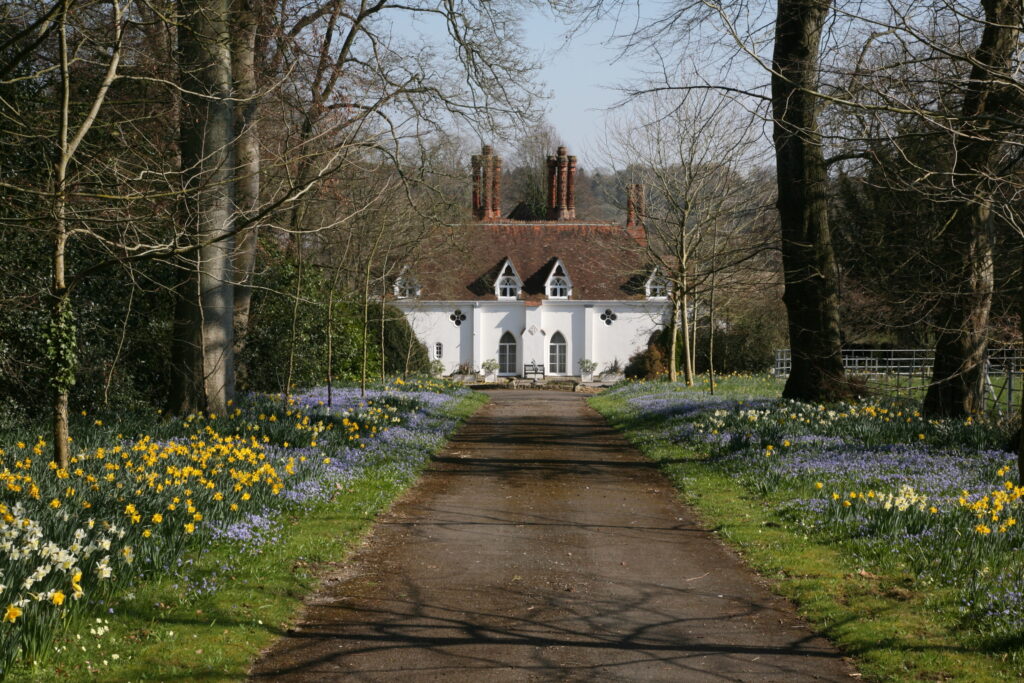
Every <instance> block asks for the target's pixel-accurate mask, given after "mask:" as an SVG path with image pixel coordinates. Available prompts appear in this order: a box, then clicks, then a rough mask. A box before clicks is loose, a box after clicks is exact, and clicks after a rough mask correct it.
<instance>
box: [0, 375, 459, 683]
mask: <svg viewBox="0 0 1024 683" xmlns="http://www.w3.org/2000/svg"><path fill="white" fill-rule="evenodd" d="M464 393H466V392H465V390H463V389H460V388H456V387H454V386H451V385H446V384H442V383H438V382H433V381H425V382H415V383H412V384H406V383H403V382H401V381H400V380H398V381H396V382H394V383H391V384H389V385H387V386H383V387H380V388H378V389H375V390H372V391H368V392H367V396H366V397H365V398H362V397H360V396H359V394H358V392H357V391H353V390H351V389H346V390H342V391H335V392H334V395H333V397H332V399H333V400H332V401H331V405H330V406H328V405H327V400H326V393H325V391H324V390H314V391H311V392H308V393H305V394H301V395H297V396H293V397H291V398H290V399H288V400H287V401H285V400H283V399H282V398H281V397H270V396H252V397H248V398H246V399H245V400H244V401H242V402H240V404H239V405H238V406H237V407H234V408H233V412H232V413H231V414H230V415H228V416H226V417H223V416H222V417H216V416H213V415H199V414H196V415H191V416H189V417H187V418H185V419H184V420H181V421H178V422H171V423H163V424H160V425H154V426H153V429H152V433H151V434H140V435H137V436H136V437H134V438H131V439H128V438H120V439H118V440H116V441H115V442H113V443H109V444H106V445H103V446H95V447H91V448H87V449H81V450H76V451H75V452H74V455H73V458H72V462H71V464H70V467H69V468H68V469H67V470H61V469H57V468H56V466H55V465H53V464H52V463H51V462H50V457H49V447H48V445H47V444H46V442H45V440H43V439H36V440H34V441H33V442H31V443H27V442H18V441H15V442H13V443H10V444H7V445H4V446H3V447H2V450H0V480H2V481H0V486H2V487H3V488H2V489H0V544H2V547H0V610H3V616H2V622H0V660H2V666H3V671H4V672H6V671H7V670H8V669H9V667H10V665H11V664H12V663H13V662H14V661H15V660H16V659H18V658H22V659H25V660H28V661H33V660H37V659H40V658H42V657H43V655H44V654H45V653H47V652H49V651H50V649H51V645H52V643H53V641H54V638H55V636H57V635H58V634H60V633H61V632H62V631H64V630H65V629H68V628H70V629H72V631H74V630H79V629H84V626H82V625H81V619H80V618H79V617H80V615H82V614H83V613H84V612H85V611H86V609H87V608H88V606H90V605H92V606H95V605H97V604H100V603H102V602H103V601H106V600H109V599H110V598H111V597H112V596H115V595H121V594H124V593H125V592H126V591H127V589H128V588H129V586H131V585H132V584H133V583H136V582H137V581H139V580H140V579H141V578H144V577H146V576H149V575H153V574H156V573H161V574H168V575H176V576H180V578H181V580H182V581H183V582H185V583H188V584H189V591H190V592H194V593H196V594H200V593H202V592H204V591H209V590H214V589H215V585H214V583H213V582H211V580H210V579H208V578H204V579H203V581H192V580H191V578H190V577H189V572H188V567H189V562H188V560H184V561H183V560H182V553H183V552H185V551H186V550H189V549H201V548H205V547H209V544H210V543H218V544H230V545H231V546H232V547H236V548H237V549H238V551H239V554H240V556H242V555H244V554H254V553H259V552H261V550H262V549H263V548H265V547H267V544H269V543H273V542H274V541H275V539H276V538H277V537H278V535H279V534H280V525H279V523H278V521H277V520H278V518H279V517H280V515H281V513H282V512H284V511H287V510H299V509H301V508H304V507H307V506H310V505H315V504H316V503H317V502H319V501H325V500H328V499H330V498H331V497H332V496H333V495H335V494H336V492H337V491H339V490H342V489H344V488H345V487H346V486H349V485H350V484H351V482H353V481H354V480H356V479H358V478H359V477H360V476H361V475H362V473H363V472H364V471H367V470H368V469H370V468H372V469H373V470H374V471H375V472H377V473H379V472H380V471H382V469H383V471H385V472H387V473H388V476H390V477H391V478H392V479H397V480H408V479H410V478H411V477H413V476H415V474H416V473H417V472H418V471H419V470H420V469H421V468H422V466H423V465H424V463H425V462H426V460H427V459H429V457H430V453H431V452H432V451H433V449H434V448H436V446H437V445H438V444H439V443H440V442H441V441H443V439H444V438H445V437H446V435H447V433H448V432H450V430H451V428H452V427H453V425H454V423H453V421H452V420H450V419H448V418H446V417H445V414H444V409H445V406H446V405H447V404H448V403H449V402H450V401H452V400H453V399H455V398H458V397H459V396H461V395H462V394H464ZM229 571H230V567H225V568H224V573H225V574H227V573H229ZM193 583H194V584H195V585H192V584H193ZM94 628H95V626H94Z"/></svg>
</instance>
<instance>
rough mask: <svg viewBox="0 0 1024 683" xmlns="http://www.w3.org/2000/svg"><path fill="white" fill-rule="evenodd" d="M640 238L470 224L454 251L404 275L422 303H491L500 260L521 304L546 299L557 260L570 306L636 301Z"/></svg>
mask: <svg viewBox="0 0 1024 683" xmlns="http://www.w3.org/2000/svg"><path fill="white" fill-rule="evenodd" d="M642 240H643V233H642V231H639V230H630V231H627V230H626V228H624V227H622V226H621V225H615V224H612V223H598V222H568V221H515V220H510V219H503V220H500V221H487V222H479V223H470V224H467V225H466V226H465V231H464V232H463V236H462V239H461V240H460V242H461V243H460V244H458V245H456V246H454V247H452V248H451V249H450V250H448V251H447V252H445V253H444V254H440V255H438V256H436V257H434V258H432V259H429V261H428V262H421V263H420V264H419V265H418V266H417V267H416V268H415V270H414V271H413V272H411V273H410V275H411V276H412V277H413V278H414V279H415V280H416V281H417V282H418V283H419V285H420V288H421V289H420V297H419V298H420V299H425V300H428V301H452V300H455V301H465V300H481V301H483V300H494V299H496V298H497V297H496V296H495V295H494V283H495V280H496V279H497V277H498V273H499V270H500V268H501V266H502V264H503V263H504V262H505V259H506V258H509V259H511V260H512V263H513V265H514V266H515V269H516V271H517V272H518V273H519V276H520V277H521V278H522V279H523V282H524V286H523V298H525V299H526V300H528V301H539V300H541V299H543V298H544V295H545V292H544V285H545V283H546V282H547V279H548V276H549V275H550V274H551V270H552V268H553V267H554V265H555V261H556V260H557V259H561V260H562V263H563V264H564V265H565V269H566V271H567V272H566V274H567V275H568V277H569V280H570V281H571V282H572V297H571V298H572V299H586V300H619V299H642V298H643V297H644V283H645V282H646V280H647V276H648V275H649V274H650V268H649V267H648V266H647V265H646V259H645V257H644V249H643V242H642Z"/></svg>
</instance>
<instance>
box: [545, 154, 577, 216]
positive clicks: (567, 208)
mask: <svg viewBox="0 0 1024 683" xmlns="http://www.w3.org/2000/svg"><path fill="white" fill-rule="evenodd" d="M575 218H576V157H574V156H569V154H568V152H567V150H566V149H565V147H559V148H558V153H557V154H555V155H554V156H549V157H548V220H551V221H564V220H574V219H575Z"/></svg>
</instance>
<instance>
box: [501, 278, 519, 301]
mask: <svg viewBox="0 0 1024 683" xmlns="http://www.w3.org/2000/svg"><path fill="white" fill-rule="evenodd" d="M518 295H519V283H518V282H517V281H516V279H515V278H514V277H508V276H505V277H503V278H501V280H500V281H499V282H498V298H499V299H515V298H516V297H517V296H518Z"/></svg>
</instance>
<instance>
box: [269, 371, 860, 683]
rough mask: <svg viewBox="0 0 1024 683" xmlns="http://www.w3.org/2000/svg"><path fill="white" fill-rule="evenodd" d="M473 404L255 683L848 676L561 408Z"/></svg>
mask: <svg viewBox="0 0 1024 683" xmlns="http://www.w3.org/2000/svg"><path fill="white" fill-rule="evenodd" d="M491 398H492V402H491V403H490V404H488V405H487V406H485V407H484V408H483V409H482V410H481V411H480V412H478V413H477V414H476V415H475V416H474V417H473V418H472V419H470V420H469V421H468V422H467V423H466V424H465V425H464V426H463V428H462V429H461V430H460V432H459V433H458V434H457V435H456V437H455V438H454V439H453V440H452V441H451V443H450V444H449V445H448V447H447V448H446V449H445V450H444V451H443V452H442V453H441V454H440V455H439V457H438V458H437V461H436V462H435V464H434V465H433V466H432V467H431V468H430V470H429V471H428V472H427V474H426V475H425V476H424V478H423V479H422V480H421V482H420V483H419V484H418V485H417V486H416V487H414V488H413V489H412V490H411V491H410V492H409V493H408V494H407V495H406V496H405V497H404V498H403V499H402V500H400V501H399V502H398V504H396V505H395V507H394V508H393V509H392V510H391V512H389V513H388V514H387V515H385V516H384V517H383V518H382V519H381V520H380V521H379V522H378V523H377V525H376V526H375V528H374V531H373V532H372V534H371V535H370V536H369V538H368V539H367V540H366V542H365V544H364V545H363V547H362V548H360V549H359V550H358V551H357V553H356V554H355V555H354V556H353V557H352V558H351V560H350V562H349V563H348V564H347V565H346V567H345V568H344V570H343V571H342V572H341V573H338V574H336V575H334V576H331V577H328V578H327V580H326V581H325V583H324V585H323V586H322V588H321V590H320V591H319V592H318V593H317V594H315V595H313V596H312V597H311V598H310V599H309V600H308V601H307V606H306V610H305V612H304V613H303V615H302V616H301V618H300V619H299V620H298V622H297V624H296V627H295V628H294V630H292V631H290V632H289V633H288V634H286V635H285V636H284V637H282V638H281V639H280V640H278V641H277V643H275V645H274V646H273V647H272V648H271V649H270V650H269V651H268V652H266V653H265V654H264V656H263V657H262V658H261V659H260V660H259V661H258V662H257V664H256V665H255V667H254V669H253V677H254V679H256V680H275V681H276V680H282V681H332V680H353V681H364V680H365V681H431V680H445V681H474V682H475V681H635V680H639V681H734V680H750V681H801V680H848V679H849V678H850V676H851V675H855V674H854V669H853V668H852V667H851V666H850V664H849V663H848V662H847V661H846V660H845V659H844V658H843V657H842V656H841V655H840V654H839V653H838V652H837V651H836V650H835V649H834V648H833V647H832V646H831V645H830V644H829V643H828V642H827V641H826V640H824V639H823V638H820V637H817V636H815V635H814V634H813V633H812V632H811V631H810V630H809V629H808V628H807V627H806V625H805V624H804V623H803V622H802V621H801V620H800V619H799V618H798V617H797V616H796V615H795V613H794V611H793V608H792V606H790V605H789V604H788V603H787V602H786V601H784V600H782V599H780V598H777V597H775V596H773V595H772V594H771V593H770V592H768V591H767V590H766V589H765V588H764V585H763V582H762V581H761V580H760V579H758V577H757V576H756V575H754V574H752V573H751V572H750V571H749V570H747V569H746V568H744V567H743V566H742V565H741V563H740V562H739V561H738V560H737V558H736V556H735V555H734V554H733V553H732V552H730V551H729V550H727V549H726V548H725V547H723V545H722V544H721V543H720V542H719V541H718V540H717V539H716V538H715V537H714V536H713V535H711V534H709V533H708V532H706V531H704V530H703V529H702V528H701V527H700V525H699V524H698V523H697V522H696V521H695V519H694V517H693V515H692V514H691V512H690V511H689V510H688V509H687V508H686V507H685V506H684V505H682V504H681V503H679V502H678V501H677V499H676V495H675V492H674V491H673V490H672V487H671V485H670V484H669V483H668V481H667V480H666V479H665V478H664V477H663V476H662V475H661V474H660V473H659V472H658V470H657V468H656V467H655V466H654V465H653V464H651V463H649V462H648V461H646V460H644V459H643V458H642V457H641V456H640V455H639V454H638V453H637V452H636V451H635V450H634V449H632V448H631V447H630V446H629V445H628V444H627V443H626V442H625V441H624V440H623V439H622V437H621V436H619V435H618V434H617V433H616V432H615V431H614V430H612V429H611V428H610V427H608V426H607V424H606V423H605V422H604V420H603V419H602V418H601V417H600V416H599V415H597V413H595V412H594V411H593V410H591V409H590V408H589V407H587V405H586V404H585V403H584V401H583V399H582V398H581V397H580V395H578V394H571V393H562V392H554V391H509V390H505V391H494V392H492V393H491Z"/></svg>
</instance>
